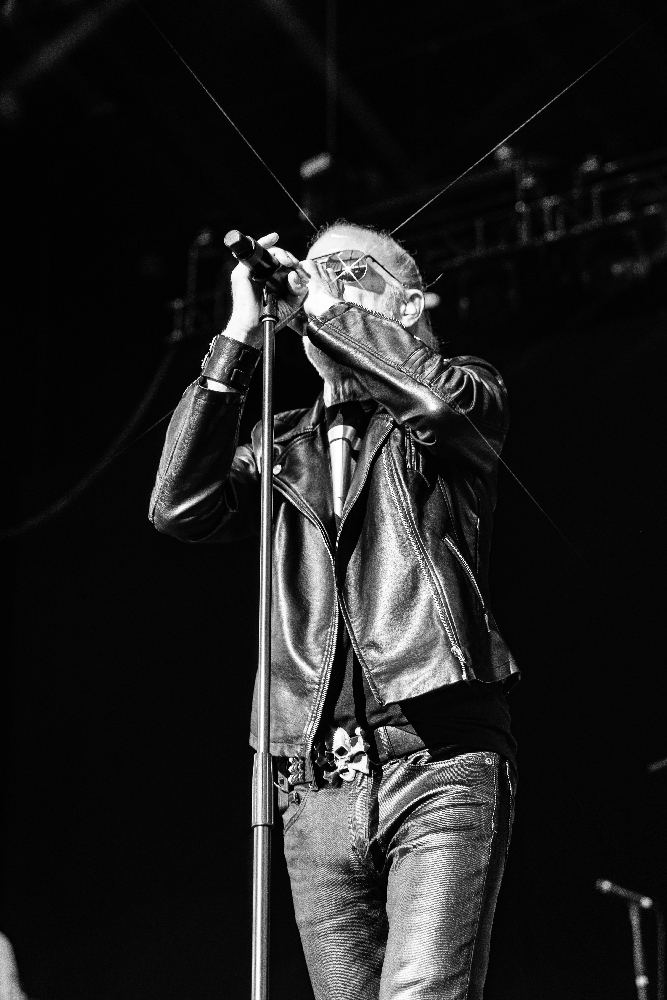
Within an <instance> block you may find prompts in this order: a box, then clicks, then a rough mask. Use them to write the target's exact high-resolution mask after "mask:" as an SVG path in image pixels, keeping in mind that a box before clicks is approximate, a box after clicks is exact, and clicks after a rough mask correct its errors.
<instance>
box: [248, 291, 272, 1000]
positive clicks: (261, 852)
mask: <svg viewBox="0 0 667 1000" xmlns="http://www.w3.org/2000/svg"><path fill="white" fill-rule="evenodd" d="M277 318H278V308H277V302H276V296H275V294H274V293H273V292H272V291H270V290H269V288H267V286H266V285H264V288H263V293H262V311H261V314H260V321H261V323H262V326H263V329H264V355H263V387H262V468H261V528H260V576H259V586H260V597H259V664H258V677H257V694H258V703H257V708H258V719H257V752H256V753H255V760H254V765H253V774H252V827H253V870H252V986H251V997H252V1000H268V996H269V896H270V883H271V830H272V827H273V768H272V758H271V752H270V749H269V748H270V730H269V725H270V693H271V568H272V541H273V538H272V536H273V357H274V332H275V326H276V320H277Z"/></svg>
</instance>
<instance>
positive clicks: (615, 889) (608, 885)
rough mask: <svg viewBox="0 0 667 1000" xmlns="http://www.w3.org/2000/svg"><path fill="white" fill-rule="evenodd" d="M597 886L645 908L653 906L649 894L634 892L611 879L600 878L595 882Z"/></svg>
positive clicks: (598, 888) (627, 901) (602, 890)
mask: <svg viewBox="0 0 667 1000" xmlns="http://www.w3.org/2000/svg"><path fill="white" fill-rule="evenodd" d="M595 888H596V889H597V890H598V891H599V892H604V893H611V894H612V896H619V897H620V898H621V899H624V900H625V902H626V903H634V904H635V905H636V906H641V907H642V908H643V909H644V910H649V909H650V908H651V907H652V906H653V900H652V899H651V898H650V897H649V896H642V895H641V893H639V892H632V890H631V889H624V888H623V886H620V885H616V884H615V883H614V882H610V881H609V879H606V878H599V879H598V880H597V882H596V883H595Z"/></svg>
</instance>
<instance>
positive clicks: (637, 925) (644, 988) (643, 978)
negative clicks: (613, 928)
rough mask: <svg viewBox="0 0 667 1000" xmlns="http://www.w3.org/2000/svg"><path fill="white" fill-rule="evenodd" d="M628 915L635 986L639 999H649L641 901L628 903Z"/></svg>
mask: <svg viewBox="0 0 667 1000" xmlns="http://www.w3.org/2000/svg"><path fill="white" fill-rule="evenodd" d="M628 915H629V917H630V926H631V927H632V957H633V959H634V965H635V986H636V987H637V997H638V1000H648V976H647V975H646V961H645V959H644V945H643V942H642V920H641V910H640V907H639V903H628Z"/></svg>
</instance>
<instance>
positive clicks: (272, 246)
mask: <svg viewBox="0 0 667 1000" xmlns="http://www.w3.org/2000/svg"><path fill="white" fill-rule="evenodd" d="M278 240H279V236H278V233H268V234H267V235H266V236H261V237H260V238H259V239H258V240H257V242H258V243H259V244H260V246H263V247H264V248H265V249H266V250H270V252H271V256H272V257H273V258H274V259H275V260H276V261H277V262H278V263H279V264H281V265H282V266H283V267H295V266H296V265H297V264H298V263H299V262H298V260H297V259H296V257H295V256H294V254H292V253H290V252H289V250H283V249H282V247H277V246H276V243H277V242H278Z"/></svg>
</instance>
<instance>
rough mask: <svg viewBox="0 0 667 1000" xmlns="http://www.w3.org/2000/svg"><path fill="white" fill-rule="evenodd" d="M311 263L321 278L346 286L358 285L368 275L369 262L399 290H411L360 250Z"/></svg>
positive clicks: (406, 283)
mask: <svg viewBox="0 0 667 1000" xmlns="http://www.w3.org/2000/svg"><path fill="white" fill-rule="evenodd" d="M312 260H313V263H314V264H315V265H316V267H317V269H318V271H319V272H320V274H321V276H322V277H323V278H327V279H328V280H329V281H342V282H343V283H344V284H347V285H360V284H361V283H362V282H363V280H364V278H365V277H366V275H367V274H368V268H369V262H370V263H372V264H373V265H374V268H373V269H374V270H378V271H379V272H380V273H381V275H382V276H383V277H385V280H386V279H387V278H389V280H391V281H392V282H393V283H394V284H395V285H399V286H400V287H401V288H412V287H413V286H412V285H410V284H409V283H408V282H406V281H401V280H400V278H397V277H396V275H395V274H392V273H391V271H388V270H387V268H386V267H385V266H384V264H381V263H380V261H379V260H376V259H375V257H371V255H370V254H368V253H362V252H361V250H337V251H336V253H332V254H327V255H326V256H324V257H313V258H312Z"/></svg>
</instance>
